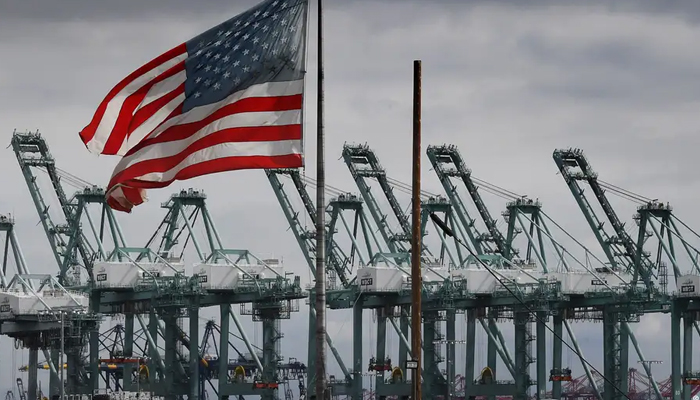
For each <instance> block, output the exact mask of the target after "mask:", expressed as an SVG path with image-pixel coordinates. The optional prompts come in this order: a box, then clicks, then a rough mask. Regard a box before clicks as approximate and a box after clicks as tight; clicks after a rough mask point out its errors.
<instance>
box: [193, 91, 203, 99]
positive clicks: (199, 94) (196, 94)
mask: <svg viewBox="0 0 700 400" xmlns="http://www.w3.org/2000/svg"><path fill="white" fill-rule="evenodd" d="M201 95H202V94H201V93H199V92H197V93H195V94H194V98H195V99H196V98H199V96H201Z"/></svg>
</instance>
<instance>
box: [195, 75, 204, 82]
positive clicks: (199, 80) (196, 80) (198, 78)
mask: <svg viewBox="0 0 700 400" xmlns="http://www.w3.org/2000/svg"><path fill="white" fill-rule="evenodd" d="M201 81H202V77H201V76H198V77H197V79H195V80H194V83H199V82H201Z"/></svg>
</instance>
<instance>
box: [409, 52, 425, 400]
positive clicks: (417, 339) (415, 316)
mask: <svg viewBox="0 0 700 400" xmlns="http://www.w3.org/2000/svg"><path fill="white" fill-rule="evenodd" d="M420 158H421V61H420V60H415V61H413V187H412V189H413V190H412V198H413V200H412V202H411V206H412V217H413V232H412V236H411V299H412V301H411V303H412V304H411V336H412V337H411V348H412V349H413V360H414V361H416V364H417V366H416V369H415V370H414V371H413V400H421V370H422V368H421V364H422V363H421V358H422V357H421V287H422V286H423V283H422V280H423V279H422V275H421V265H420V259H421V234H420V232H421V229H420V212H421V209H420V204H421V202H420Z"/></svg>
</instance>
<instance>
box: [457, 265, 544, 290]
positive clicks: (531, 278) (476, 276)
mask: <svg viewBox="0 0 700 400" xmlns="http://www.w3.org/2000/svg"><path fill="white" fill-rule="evenodd" d="M494 272H495V273H496V275H497V276H498V279H497V278H496V277H495V276H493V274H491V272H489V271H488V270H487V269H485V268H460V269H453V270H452V271H451V273H450V276H451V277H452V279H454V280H456V281H466V285H467V291H468V292H469V293H474V294H489V293H493V292H495V291H496V289H499V288H501V287H502V285H501V283H500V282H499V279H500V280H501V281H504V282H514V283H518V284H528V283H530V284H531V283H537V280H538V279H541V278H543V275H542V273H541V272H537V271H528V272H527V273H525V272H523V271H521V270H519V269H497V270H494Z"/></svg>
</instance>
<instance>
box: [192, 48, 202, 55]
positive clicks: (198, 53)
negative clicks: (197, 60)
mask: <svg viewBox="0 0 700 400" xmlns="http://www.w3.org/2000/svg"><path fill="white" fill-rule="evenodd" d="M200 54H202V50H201V49H199V50H197V52H196V53H194V55H195V56H198V55H200Z"/></svg>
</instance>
